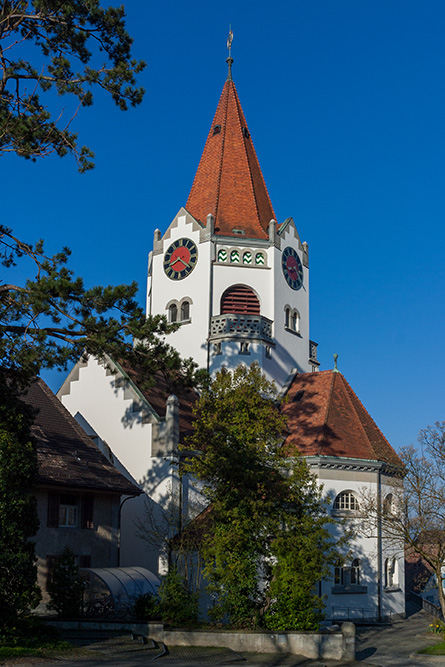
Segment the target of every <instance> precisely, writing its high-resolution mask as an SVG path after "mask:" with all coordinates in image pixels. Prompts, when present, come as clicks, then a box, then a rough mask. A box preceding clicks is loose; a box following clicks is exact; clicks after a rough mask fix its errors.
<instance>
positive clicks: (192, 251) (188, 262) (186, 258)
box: [164, 239, 198, 280]
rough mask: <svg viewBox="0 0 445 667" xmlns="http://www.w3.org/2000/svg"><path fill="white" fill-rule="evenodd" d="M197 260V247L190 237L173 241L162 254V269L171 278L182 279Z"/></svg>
mask: <svg viewBox="0 0 445 667" xmlns="http://www.w3.org/2000/svg"><path fill="white" fill-rule="evenodd" d="M197 261H198V248H197V247H196V245H195V244H194V243H193V241H191V240H190V239H178V240H177V241H174V242H173V243H172V244H171V245H170V246H169V248H168V250H167V252H166V253H165V255H164V271H165V273H166V275H167V276H168V277H169V278H171V279H172V280H182V279H183V278H187V276H188V275H189V274H190V273H191V272H192V271H193V269H194V268H195V266H196V262H197Z"/></svg>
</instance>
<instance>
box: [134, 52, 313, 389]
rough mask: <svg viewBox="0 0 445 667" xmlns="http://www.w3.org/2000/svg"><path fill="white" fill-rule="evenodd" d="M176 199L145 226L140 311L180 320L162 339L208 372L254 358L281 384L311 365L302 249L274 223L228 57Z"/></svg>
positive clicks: (290, 232)
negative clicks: (193, 165)
mask: <svg viewBox="0 0 445 667" xmlns="http://www.w3.org/2000/svg"><path fill="white" fill-rule="evenodd" d="M227 62H228V65H229V71H228V76H227V80H226V82H225V84H224V87H223V90H222V94H221V97H220V100H219V103H218V106H217V109H216V113H215V116H214V119H213V122H212V125H211V128H210V131H209V134H208V136H207V140H206V143H205V146H204V151H203V153H202V157H201V160H200V163H199V166H198V170H197V172H196V175H195V179H194V181H193V185H192V188H191V191H190V195H189V197H188V200H187V203H186V206H185V208H181V209H180V211H179V212H178V214H177V215H176V216H175V218H174V219H173V221H172V223H171V224H170V226H169V227H168V229H167V231H166V232H165V234H164V235H163V236H161V232H160V230H158V229H157V230H156V231H155V234H154V245H153V251H152V252H151V253H150V255H149V266H148V286H147V314H150V315H157V314H164V315H166V316H167V318H168V320H169V321H170V322H179V323H180V324H181V326H180V328H179V330H178V331H176V332H175V333H174V334H172V335H171V336H169V339H168V342H169V343H170V344H171V345H173V346H174V347H176V349H177V350H178V351H179V352H180V354H181V355H182V356H183V357H185V358H187V357H193V359H194V360H195V361H196V362H197V363H198V365H199V366H200V367H202V368H207V369H208V370H209V372H210V373H213V372H215V371H217V370H218V369H220V368H221V367H222V366H226V367H227V368H229V369H233V368H235V367H236V366H237V365H238V364H239V363H241V362H244V363H246V364H247V365H250V364H251V363H252V362H254V361H256V362H257V363H258V364H259V365H260V367H261V368H262V370H263V371H264V373H265V374H266V376H267V377H268V378H269V379H270V380H274V381H275V382H276V384H277V387H278V388H281V387H282V386H283V385H284V384H285V382H286V380H287V379H288V378H289V376H290V374H291V373H292V374H293V373H294V372H295V371H298V372H308V371H314V370H318V366H319V364H318V361H317V354H316V350H317V345H316V343H314V342H312V341H311V340H310V338H309V254H308V246H307V243H302V242H301V240H300V237H299V235H298V232H297V229H296V226H295V223H294V221H293V219H292V218H287V219H286V220H285V221H284V222H283V223H281V224H277V222H276V218H275V214H274V211H273V207H272V203H271V200H270V197H269V194H268V191H267V188H266V184H265V182H264V178H263V175H262V172H261V168H260V165H259V162H258V158H257V156H256V153H255V149H254V147H253V142H252V137H251V135H250V132H249V128H248V125H247V122H246V119H245V116H244V113H243V110H242V108H241V104H240V101H239V97H238V93H237V90H236V87H235V84H234V82H233V80H232V62H233V60H232V58H231V57H230V56H229V58H228V59H227Z"/></svg>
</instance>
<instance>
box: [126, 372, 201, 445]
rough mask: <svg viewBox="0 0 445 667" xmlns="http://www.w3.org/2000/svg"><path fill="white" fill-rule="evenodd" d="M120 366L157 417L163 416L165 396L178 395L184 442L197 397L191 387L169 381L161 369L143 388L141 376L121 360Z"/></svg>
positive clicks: (192, 418)
mask: <svg viewBox="0 0 445 667" xmlns="http://www.w3.org/2000/svg"><path fill="white" fill-rule="evenodd" d="M120 366H121V368H122V370H123V371H124V372H125V373H126V374H127V375H128V377H129V379H130V380H131V382H132V383H133V384H134V385H135V386H136V387H137V388H138V389H139V391H140V392H141V394H142V395H143V396H144V398H145V399H146V400H147V401H148V403H150V406H151V407H152V408H153V410H154V411H155V412H156V414H157V415H158V416H159V417H165V410H166V403H167V398H168V397H169V396H170V395H171V394H175V395H176V396H177V397H178V400H179V434H180V442H181V443H184V438H185V437H187V435H189V434H190V433H191V430H192V426H193V421H194V415H193V406H194V404H195V402H196V401H197V399H198V394H197V393H196V392H195V391H194V390H193V389H190V388H188V387H182V386H181V385H179V384H178V385H176V384H175V383H172V382H169V381H168V380H167V379H166V377H165V376H164V374H163V373H161V371H158V372H157V373H155V376H154V378H155V380H154V384H153V386H152V387H148V388H143V382H142V381H141V377H140V376H139V374H138V372H137V371H136V370H135V369H134V368H131V367H130V366H129V365H128V364H124V363H122V362H121V364H120Z"/></svg>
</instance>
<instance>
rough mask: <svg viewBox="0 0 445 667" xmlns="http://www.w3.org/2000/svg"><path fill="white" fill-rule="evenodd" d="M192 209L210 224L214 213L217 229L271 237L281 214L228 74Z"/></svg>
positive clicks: (227, 233) (217, 231) (228, 233)
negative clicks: (277, 213) (272, 223)
mask: <svg viewBox="0 0 445 667" xmlns="http://www.w3.org/2000/svg"><path fill="white" fill-rule="evenodd" d="M186 209H187V211H188V212H189V213H190V214H191V215H193V217H194V218H195V219H196V220H199V221H200V222H201V223H202V224H203V225H205V224H206V221H207V215H208V214H209V213H211V214H212V215H213V217H214V230H215V234H218V235H222V236H239V234H236V233H234V231H233V230H234V229H238V230H243V231H244V232H245V236H246V237H248V238H254V239H255V238H258V239H266V238H268V236H269V234H268V228H269V222H270V221H271V220H272V219H275V214H274V211H273V208H272V204H271V201H270V198H269V194H268V192H267V188H266V184H265V182H264V178H263V174H262V173H261V169H260V165H259V162H258V158H257V156H256V153H255V149H254V147H253V143H252V139H251V137H250V133H249V130H248V127H247V123H246V119H245V117H244V113H243V110H242V108H241V104H240V101H239V98H238V93H237V91H236V88H235V84H234V83H233V81H232V80H231V79H228V80H227V81H226V82H225V84H224V88H223V91H222V94H221V97H220V100H219V103H218V107H217V109H216V113H215V117H214V119H213V123H212V127H211V128H210V132H209V135H208V137H207V141H206V144H205V147H204V151H203V154H202V157H201V161H200V163H199V166H198V170H197V172H196V176H195V180H194V182H193V185H192V189H191V191H190V195H189V198H188V200H187V204H186Z"/></svg>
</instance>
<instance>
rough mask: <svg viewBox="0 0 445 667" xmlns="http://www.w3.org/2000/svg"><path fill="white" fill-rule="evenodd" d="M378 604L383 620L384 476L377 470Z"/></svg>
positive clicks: (379, 618) (379, 613)
mask: <svg viewBox="0 0 445 667" xmlns="http://www.w3.org/2000/svg"><path fill="white" fill-rule="evenodd" d="M377 586H378V590H377V605H378V621H379V623H381V621H382V478H381V468H379V470H378V472H377Z"/></svg>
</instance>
